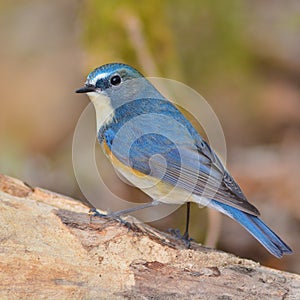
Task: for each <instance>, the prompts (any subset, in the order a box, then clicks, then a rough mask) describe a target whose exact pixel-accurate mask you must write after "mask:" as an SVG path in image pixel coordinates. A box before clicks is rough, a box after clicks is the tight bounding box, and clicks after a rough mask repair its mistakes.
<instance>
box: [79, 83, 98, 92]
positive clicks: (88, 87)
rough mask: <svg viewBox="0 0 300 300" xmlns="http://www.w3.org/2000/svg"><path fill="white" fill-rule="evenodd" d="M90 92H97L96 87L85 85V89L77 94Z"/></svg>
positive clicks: (81, 89)
mask: <svg viewBox="0 0 300 300" xmlns="http://www.w3.org/2000/svg"><path fill="white" fill-rule="evenodd" d="M89 92H95V87H94V86H91V85H90V86H88V85H85V86H84V87H82V88H80V89H78V90H77V91H75V93H89Z"/></svg>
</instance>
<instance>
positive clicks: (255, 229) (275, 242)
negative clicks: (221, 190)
mask: <svg viewBox="0 0 300 300" xmlns="http://www.w3.org/2000/svg"><path fill="white" fill-rule="evenodd" d="M210 206H211V207H213V208H215V209H217V210H219V211H221V212H222V213H224V214H226V215H227V216H229V217H231V218H232V219H234V220H236V221H237V222H239V223H240V224H241V225H242V226H243V227H244V228H245V229H246V230H248V231H249V232H250V233H251V234H252V235H253V236H254V237H255V238H256V239H257V240H258V241H259V242H260V243H261V244H262V245H263V246H264V247H265V248H266V249H267V250H268V251H269V252H270V253H272V254H273V255H274V256H276V257H278V258H281V257H282V255H283V254H291V253H292V252H293V251H292V249H291V248H290V247H289V246H288V245H287V244H286V243H285V242H284V241H283V240H282V239H281V238H280V237H279V236H278V235H276V233H274V232H273V231H272V230H271V229H270V228H269V227H268V226H267V225H266V224H265V223H264V222H263V221H262V220H261V219H259V218H258V217H257V216H253V215H250V214H248V213H245V212H243V211H240V210H238V209H237V208H234V207H232V206H229V205H226V204H223V203H220V202H217V201H215V200H212V201H211V203H210Z"/></svg>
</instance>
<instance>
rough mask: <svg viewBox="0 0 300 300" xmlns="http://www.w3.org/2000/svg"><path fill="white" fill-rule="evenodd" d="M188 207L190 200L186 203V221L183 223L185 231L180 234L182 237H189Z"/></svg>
mask: <svg viewBox="0 0 300 300" xmlns="http://www.w3.org/2000/svg"><path fill="white" fill-rule="evenodd" d="M190 209H191V202H187V203H186V223H185V232H184V234H183V236H182V238H183V239H185V240H188V239H189V224H190Z"/></svg>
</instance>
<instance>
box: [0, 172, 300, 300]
mask: <svg viewBox="0 0 300 300" xmlns="http://www.w3.org/2000/svg"><path fill="white" fill-rule="evenodd" d="M0 209H1V213H0V231H1V234H0V269H1V272H0V298H1V299H18V298H25V299H29V298H30V299H39V298H47V299H95V298H98V299H99V298H101V299H261V300H262V299H300V276H299V275H297V274H292V273H287V272H282V271H277V270H274V269H270V268H266V267H263V266H260V265H259V264H258V263H256V262H253V261H250V260H246V259H241V258H239V257H236V256H234V255H232V254H228V253H225V252H221V251H217V250H214V249H208V248H205V247H202V246H200V245H198V244H195V243H192V248H191V249H185V247H184V246H183V245H182V243H181V242H180V241H178V240H176V239H174V238H173V237H172V236H170V235H168V234H166V233H162V232H160V231H158V230H156V229H154V228H152V227H150V226H147V225H145V224H142V223H139V222H138V221H137V220H134V219H132V218H130V221H131V222H134V225H133V226H132V230H128V228H127V227H126V226H124V225H121V224H119V223H118V222H116V221H114V220H107V219H103V218H99V217H94V218H92V220H91V219H90V216H89V215H88V211H89V208H88V207H86V206H85V205H83V204H81V203H80V202H78V201H76V200H74V199H71V198H68V197H66V196H62V195H58V194H55V193H52V192H49V191H46V190H43V189H40V188H31V187H30V186H28V185H26V184H24V183H23V182H21V181H19V180H17V179H13V178H10V177H7V176H5V175H0ZM128 220H129V219H128Z"/></svg>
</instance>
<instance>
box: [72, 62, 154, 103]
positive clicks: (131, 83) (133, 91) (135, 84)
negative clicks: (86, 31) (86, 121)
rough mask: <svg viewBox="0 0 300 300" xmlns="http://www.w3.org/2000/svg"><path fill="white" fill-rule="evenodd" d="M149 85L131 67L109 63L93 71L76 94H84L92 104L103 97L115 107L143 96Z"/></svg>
mask: <svg viewBox="0 0 300 300" xmlns="http://www.w3.org/2000/svg"><path fill="white" fill-rule="evenodd" d="M149 85H151V84H150V82H148V80H146V79H145V78H144V76H143V75H142V74H141V73H140V72H138V71H137V70H136V69H134V68H132V67H131V66H128V65H126V64H121V63H111V64H106V65H103V66H101V67H99V68H96V69H95V70H93V71H92V72H91V73H90V74H89V75H88V76H87V79H86V82H85V85H84V87H82V88H80V89H78V90H77V91H76V93H86V94H87V95H88V96H89V98H90V99H91V100H92V102H95V100H96V98H99V101H101V98H102V99H103V96H104V97H108V98H109V99H110V101H111V104H112V106H113V107H116V106H117V105H120V104H121V103H119V102H120V101H123V102H126V101H132V100H133V99H136V98H137V97H139V96H143V94H142V93H143V91H145V89H147V86H148V88H149ZM151 86H152V85H151ZM152 88H154V87H153V86H152ZM101 96H102V97H101Z"/></svg>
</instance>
